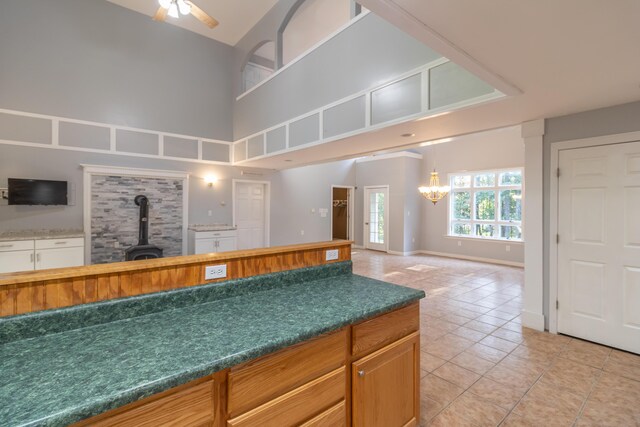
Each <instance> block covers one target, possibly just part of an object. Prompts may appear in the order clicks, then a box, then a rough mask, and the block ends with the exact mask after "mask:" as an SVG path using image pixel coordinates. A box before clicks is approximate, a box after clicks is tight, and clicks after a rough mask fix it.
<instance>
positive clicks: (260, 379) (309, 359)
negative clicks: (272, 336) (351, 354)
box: [227, 329, 348, 417]
mask: <svg viewBox="0 0 640 427" xmlns="http://www.w3.org/2000/svg"><path fill="white" fill-rule="evenodd" d="M347 351H348V343H347V331H346V329H343V330H341V331H338V332H333V333H331V334H329V335H324V336H321V337H319V338H315V339H312V340H309V341H305V342H303V343H300V344H297V345H294V346H292V347H288V348H286V349H284V350H280V351H278V352H276V353H272V354H269V355H266V356H264V357H261V358H259V359H256V360H253V361H251V362H249V363H246V364H244V365H240V366H238V367H235V368H231V370H230V372H229V379H228V384H229V389H228V390H229V394H228V397H229V401H228V406H227V408H228V411H229V416H230V417H235V416H237V415H239V414H241V413H243V412H246V411H248V410H250V409H253V408H255V407H256V406H258V405H261V404H263V403H265V402H267V401H269V400H272V399H274V398H276V397H277V396H280V395H282V394H284V393H286V392H288V391H290V390H293V389H294V388H296V387H299V386H301V385H303V384H305V383H307V382H309V381H311V380H313V379H314V378H318V377H319V376H321V375H324V374H326V373H327V372H330V371H332V370H334V369H336V368H338V367H340V366H344V365H345V363H346V362H347V358H348V354H347Z"/></svg>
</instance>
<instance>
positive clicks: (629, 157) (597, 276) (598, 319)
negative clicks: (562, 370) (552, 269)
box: [558, 141, 640, 353]
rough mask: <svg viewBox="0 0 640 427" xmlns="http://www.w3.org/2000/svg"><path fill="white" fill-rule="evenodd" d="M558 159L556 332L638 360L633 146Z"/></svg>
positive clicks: (638, 209) (639, 162) (636, 146)
mask: <svg viewBox="0 0 640 427" xmlns="http://www.w3.org/2000/svg"><path fill="white" fill-rule="evenodd" d="M559 156H560V157H559V166H560V177H559V181H558V232H559V233H558V238H559V242H558V331H559V332H562V333H565V334H567V335H572V336H576V337H579V338H584V339H586V340H589V341H595V342H599V343H602V344H606V345H610V346H612V347H617V348H620V349H623V350H627V351H632V352H634V353H640V141H639V142H629V143H625V144H615V145H607V146H597V147H589V148H579V149H572V150H563V151H560V155H559Z"/></svg>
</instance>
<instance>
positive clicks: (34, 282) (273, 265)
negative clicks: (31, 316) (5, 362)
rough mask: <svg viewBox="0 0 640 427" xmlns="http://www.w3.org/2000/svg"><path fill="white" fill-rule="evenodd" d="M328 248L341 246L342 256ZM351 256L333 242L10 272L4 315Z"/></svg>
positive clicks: (0, 312)
mask: <svg viewBox="0 0 640 427" xmlns="http://www.w3.org/2000/svg"><path fill="white" fill-rule="evenodd" d="M327 251H337V257H335V256H334V254H331V256H327ZM327 258H332V259H329V260H327ZM350 259H351V242H350V241H332V242H321V243H312V244H301V245H290V246H280V247H273V248H264V249H255V250H243V251H233V252H222V253H211V254H205V255H190V256H179V257H171V258H160V259H151V260H140V261H130V262H117V263H111V264H101V265H89V266H83V267H73V268H60V269H50V270H39V271H33V272H23V273H12V274H4V275H0V317H3V316H13V315H17V314H24V313H30V312H35V311H40V310H48V309H56V308H62V307H68V306H74V305H79V304H86V303H91V302H98V301H104V300H111V299H115V298H123V297H130V296H136V295H142V294H149V293H153V292H160V291H167V290H171V289H177V288H183V287H189V286H195V285H200V284H204V283H212V282H218V281H222V280H229V279H240V278H244V277H250V276H255V275H260V274H266V273H276V272H280V271H286V270H293V269H298V268H303V267H312V266H318V265H323V264H328V263H333V262H340V261H347V260H350ZM218 265H225V266H226V276H225V277H223V278H219V279H206V278H205V268H206V267H207V266H218Z"/></svg>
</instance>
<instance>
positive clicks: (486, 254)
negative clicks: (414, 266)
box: [418, 126, 526, 263]
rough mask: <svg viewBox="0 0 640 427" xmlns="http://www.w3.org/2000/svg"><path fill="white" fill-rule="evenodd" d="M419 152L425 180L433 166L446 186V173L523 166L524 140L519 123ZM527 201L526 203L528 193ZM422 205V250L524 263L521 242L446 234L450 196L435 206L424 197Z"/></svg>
mask: <svg viewBox="0 0 640 427" xmlns="http://www.w3.org/2000/svg"><path fill="white" fill-rule="evenodd" d="M418 151H419V152H421V153H422V154H423V156H424V160H423V164H422V177H421V178H422V183H428V181H429V173H430V172H431V171H432V170H433V169H434V167H435V168H436V169H437V171H438V173H439V175H440V180H441V185H446V183H447V181H448V178H447V175H448V174H450V173H456V172H462V171H480V170H487V169H502V168H510V167H522V166H524V143H523V140H522V137H521V135H520V127H519V126H517V127H512V128H506V129H499V130H494V131H489V132H482V133H477V134H473V135H468V136H464V137H460V138H456V139H455V140H453V141H451V142H447V143H442V144H436V145H431V146H427V147H423V148H420V149H419V150H418ZM524 200H525V203H526V194H525V196H524ZM422 204H423V216H422V221H421V225H422V242H421V243H422V249H423V250H426V251H432V252H439V253H446V254H452V255H462V256H468V257H479V258H489V259H495V260H501V261H507V262H514V263H522V262H524V244H522V243H514V242H503V241H487V240H474V239H470V238H466V239H461V238H452V237H447V221H448V197H447V199H446V200H444V201H442V202H439V203H437V204H436V205H435V206H434V205H433V204H432V203H431V202H429V201H427V200H423V202H422ZM525 230H526V222H525ZM525 240H526V236H525ZM458 242H460V245H461V246H459V245H458ZM507 246H509V247H510V252H507V251H506V247H507Z"/></svg>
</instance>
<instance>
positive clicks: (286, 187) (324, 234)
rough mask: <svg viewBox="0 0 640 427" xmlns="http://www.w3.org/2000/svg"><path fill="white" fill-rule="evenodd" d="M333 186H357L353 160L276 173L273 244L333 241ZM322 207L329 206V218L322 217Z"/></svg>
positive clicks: (273, 182) (272, 195)
mask: <svg viewBox="0 0 640 427" xmlns="http://www.w3.org/2000/svg"><path fill="white" fill-rule="evenodd" d="M332 185H350V186H355V185H356V184H355V162H354V161H353V160H343V161H339V162H332V163H325V164H320V165H312V166H304V167H300V168H293V169H286V170H283V171H280V172H277V173H276V174H274V175H273V176H272V188H271V245H272V246H278V245H289V244H294V243H305V242H317V241H323V240H331V186H332ZM320 208H323V209H327V211H328V212H327V216H326V217H321V216H320V213H319V209H320ZM312 210H315V212H312ZM302 232H304V235H303V234H302Z"/></svg>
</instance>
